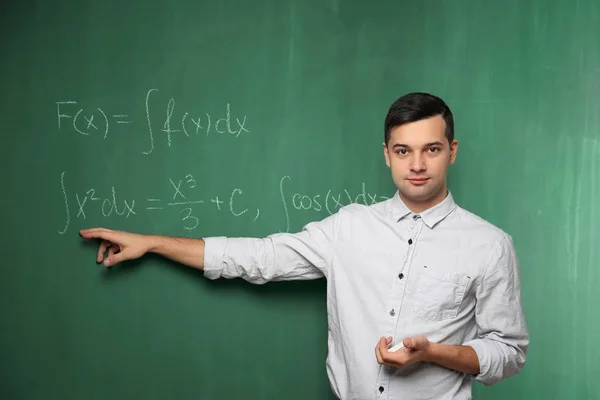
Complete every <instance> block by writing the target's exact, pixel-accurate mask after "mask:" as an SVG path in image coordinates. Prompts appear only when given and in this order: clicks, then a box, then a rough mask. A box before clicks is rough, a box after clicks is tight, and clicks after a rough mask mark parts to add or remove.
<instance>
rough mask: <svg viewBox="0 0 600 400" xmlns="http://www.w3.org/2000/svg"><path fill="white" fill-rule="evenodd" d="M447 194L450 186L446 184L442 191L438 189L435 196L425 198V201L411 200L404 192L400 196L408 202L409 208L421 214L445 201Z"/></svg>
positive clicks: (405, 202)
mask: <svg viewBox="0 0 600 400" xmlns="http://www.w3.org/2000/svg"><path fill="white" fill-rule="evenodd" d="M447 195H448V188H447V187H446V185H444V187H443V188H442V189H441V190H440V191H438V192H437V193H436V194H435V195H434V196H432V197H430V198H429V199H427V200H423V201H415V200H410V199H407V198H406V197H404V196H403V195H402V193H400V198H401V199H402V201H403V202H404V204H406V207H408V209H409V210H410V211H412V212H414V213H415V214H419V213H422V212H423V211H425V210H428V209H430V208H432V207H435V206H436V205H438V204H440V203H441V202H442V201H444V199H445V198H446V196H447Z"/></svg>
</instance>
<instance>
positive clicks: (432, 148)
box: [429, 146, 442, 153]
mask: <svg viewBox="0 0 600 400" xmlns="http://www.w3.org/2000/svg"><path fill="white" fill-rule="evenodd" d="M440 151H442V149H441V148H439V147H438V146H434V147H430V148H429V152H430V153H437V152H440Z"/></svg>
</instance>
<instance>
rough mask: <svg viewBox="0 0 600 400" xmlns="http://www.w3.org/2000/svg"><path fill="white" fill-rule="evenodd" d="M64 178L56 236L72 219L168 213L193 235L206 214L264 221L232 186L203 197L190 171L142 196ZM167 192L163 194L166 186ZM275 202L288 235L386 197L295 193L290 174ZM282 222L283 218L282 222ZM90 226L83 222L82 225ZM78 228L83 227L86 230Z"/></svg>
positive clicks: (359, 188) (355, 191) (359, 191)
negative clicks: (299, 224) (298, 223)
mask: <svg viewBox="0 0 600 400" xmlns="http://www.w3.org/2000/svg"><path fill="white" fill-rule="evenodd" d="M68 178H69V177H68V174H67V173H66V172H62V173H61V174H60V178H59V183H60V193H61V197H62V200H63V206H64V211H63V212H64V222H63V224H62V226H61V227H60V228H59V229H57V232H58V233H59V234H60V235H64V234H66V233H67V232H68V231H69V229H70V227H71V225H72V224H74V220H75V221H77V220H80V221H83V220H92V221H94V223H99V220H100V219H102V218H103V217H110V216H116V217H119V218H124V219H135V218H146V219H152V218H153V217H154V216H156V214H159V213H169V216H172V217H173V218H177V219H178V220H179V221H180V222H181V228H182V229H183V230H184V231H193V230H195V229H196V228H198V227H199V226H200V224H201V217H202V215H203V214H205V213H213V212H219V213H224V214H225V215H226V216H227V217H228V218H245V219H246V221H247V222H248V223H253V222H256V221H257V220H259V219H260V218H262V217H263V214H264V213H261V206H260V204H255V205H252V204H249V199H247V198H246V197H245V196H244V190H243V188H241V187H232V188H231V189H230V190H228V191H227V192H226V193H220V194H217V193H207V192H206V190H204V189H203V187H202V185H201V184H200V183H199V182H198V181H197V180H196V178H195V176H194V175H193V174H191V173H185V174H182V175H181V176H178V177H173V178H168V179H167V181H166V182H163V185H162V188H163V189H162V190H159V189H158V188H148V194H147V195H146V196H143V197H139V196H138V197H136V198H133V197H128V196H127V195H124V194H123V193H124V192H125V190H123V189H122V188H119V187H116V186H114V185H111V186H110V187H109V189H106V188H105V189H104V190H100V189H98V188H97V187H95V186H94V185H89V186H86V187H77V188H74V187H72V185H70V184H69V180H68ZM165 187H166V188H168V189H167V190H165V189H164V188H165ZM270 193H271V194H270V196H271V197H272V198H273V200H275V201H274V202H269V204H273V203H275V204H280V209H279V210H273V209H272V208H273V207H270V208H269V209H268V211H269V212H276V213H277V215H278V216H282V217H281V221H277V223H278V226H280V227H283V226H284V227H285V231H286V232H289V231H290V227H291V222H292V221H293V220H294V218H298V219H301V220H305V219H306V218H307V216H304V215H301V214H306V213H313V215H311V216H308V218H309V219H313V218H318V217H319V216H321V217H324V216H326V215H331V214H333V213H335V212H336V211H338V210H339V209H340V208H341V207H344V206H346V205H348V204H352V203H357V204H363V205H365V206H370V205H372V204H375V203H377V202H379V201H382V200H385V199H387V198H388V197H386V196H380V195H378V194H376V193H372V192H369V191H367V188H366V185H365V183H364V182H362V183H361V184H358V185H356V187H353V188H350V189H342V190H333V189H329V190H326V191H322V192H320V193H300V192H298V191H294V190H293V180H292V177H291V176H290V175H285V176H283V177H282V178H281V179H280V180H279V182H278V185H277V187H274V188H273V190H272V191H270ZM283 218H285V220H284V219H283ZM88 225H89V223H88V222H86V225H85V226H88ZM85 226H83V225H82V226H81V227H85Z"/></svg>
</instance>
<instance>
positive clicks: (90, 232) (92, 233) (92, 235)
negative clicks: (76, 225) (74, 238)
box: [79, 228, 112, 240]
mask: <svg viewBox="0 0 600 400" xmlns="http://www.w3.org/2000/svg"><path fill="white" fill-rule="evenodd" d="M79 234H80V235H81V237H83V238H84V239H106V240H111V237H112V233H111V232H110V231H108V230H107V229H104V228H91V229H82V230H80V231H79Z"/></svg>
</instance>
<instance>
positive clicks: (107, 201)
mask: <svg viewBox="0 0 600 400" xmlns="http://www.w3.org/2000/svg"><path fill="white" fill-rule="evenodd" d="M65 180H66V172H62V173H61V176H60V186H61V191H62V197H63V201H64V208H65V224H64V228H63V229H61V230H59V231H58V233H59V234H61V235H64V234H65V233H67V231H68V230H69V226H70V224H71V222H72V221H71V215H75V219H83V220H87V219H88V216H90V217H91V216H92V215H93V217H94V218H96V217H100V216H102V217H110V216H111V215H112V216H120V217H123V218H125V219H129V218H131V217H133V216H138V215H140V214H141V213H142V212H144V211H145V212H160V211H161V210H165V209H173V208H175V209H178V210H179V211H178V212H179V218H180V219H181V221H182V226H183V228H184V229H186V230H193V229H196V228H197V227H198V226H199V224H200V220H199V218H198V217H197V216H196V215H195V214H194V212H195V211H194V209H193V206H197V205H204V204H206V205H209V206H211V207H213V208H214V209H216V210H217V211H221V210H222V208H221V205H222V204H223V201H222V200H220V199H219V197H218V196H213V197H212V198H210V199H209V201H206V200H205V199H201V198H191V197H190V194H189V193H188V191H189V190H192V189H194V188H196V186H197V182H196V180H195V178H194V177H193V176H192V175H191V174H187V175H185V177H184V178H183V179H173V178H169V183H170V188H171V193H170V195H169V196H168V197H167V199H166V200H163V199H162V198H159V197H156V196H150V197H147V198H146V199H145V201H146V203H145V204H143V205H140V202H138V203H137V204H136V200H135V199H132V198H123V197H121V196H120V194H119V193H118V192H119V191H118V189H117V188H116V187H115V186H111V187H110V190H109V193H102V192H101V191H100V190H98V188H97V187H89V188H86V189H84V190H83V191H75V192H74V196H73V195H69V192H68V190H67V185H66V183H65ZM242 195H243V191H242V189H239V188H234V189H233V190H232V191H231V193H230V194H229V208H228V211H229V212H230V213H231V215H233V216H234V217H241V216H242V215H245V214H246V212H248V211H249V209H248V208H243V207H241V206H240V204H243V203H244V199H243V198H242ZM73 198H74V199H75V201H72V199H73ZM72 206H75V211H76V213H73V214H72V213H71V211H72V209H71V207H72ZM136 206H137V207H136ZM142 208H143V211H141V210H142ZM259 216H260V210H259V209H256V212H255V213H254V218H253V219H251V222H254V221H256V220H257V219H258V218H259Z"/></svg>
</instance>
